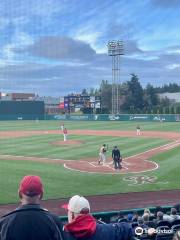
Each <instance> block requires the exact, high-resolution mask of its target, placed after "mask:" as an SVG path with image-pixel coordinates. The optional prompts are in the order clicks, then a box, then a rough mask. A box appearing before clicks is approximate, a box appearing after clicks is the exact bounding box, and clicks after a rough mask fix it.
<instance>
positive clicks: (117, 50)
mask: <svg viewBox="0 0 180 240" xmlns="http://www.w3.org/2000/svg"><path fill="white" fill-rule="evenodd" d="M107 47H108V55H109V56H111V57H112V114H119V111H120V105H119V84H120V56H121V55H123V42H122V41H109V42H108V44H107Z"/></svg>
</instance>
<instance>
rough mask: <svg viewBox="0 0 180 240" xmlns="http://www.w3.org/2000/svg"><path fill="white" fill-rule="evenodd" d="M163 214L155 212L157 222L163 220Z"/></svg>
mask: <svg viewBox="0 0 180 240" xmlns="http://www.w3.org/2000/svg"><path fill="white" fill-rule="evenodd" d="M163 215H164V214H163V212H161V211H159V212H157V221H162V220H163Z"/></svg>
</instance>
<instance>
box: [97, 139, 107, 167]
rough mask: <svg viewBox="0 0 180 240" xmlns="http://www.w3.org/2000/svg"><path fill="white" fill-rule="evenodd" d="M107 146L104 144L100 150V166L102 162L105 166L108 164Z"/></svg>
mask: <svg viewBox="0 0 180 240" xmlns="http://www.w3.org/2000/svg"><path fill="white" fill-rule="evenodd" d="M106 151H107V149H106V144H103V145H102V147H101V148H100V150H99V160H98V164H100V163H101V162H102V163H103V164H105V163H106Z"/></svg>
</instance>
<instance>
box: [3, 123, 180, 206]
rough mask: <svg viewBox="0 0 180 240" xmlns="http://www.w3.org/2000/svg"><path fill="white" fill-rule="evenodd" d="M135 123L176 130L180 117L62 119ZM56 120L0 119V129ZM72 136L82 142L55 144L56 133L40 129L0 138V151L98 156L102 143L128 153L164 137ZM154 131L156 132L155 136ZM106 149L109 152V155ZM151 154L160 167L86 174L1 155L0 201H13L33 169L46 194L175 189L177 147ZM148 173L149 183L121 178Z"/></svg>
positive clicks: (128, 126) (53, 126)
mask: <svg viewBox="0 0 180 240" xmlns="http://www.w3.org/2000/svg"><path fill="white" fill-rule="evenodd" d="M137 124H140V126H141V128H142V129H143V130H144V131H163V132H165V131H167V132H169V131H173V132H180V123H159V122H157V123H156V122H141V123H138V122H80V121H77V122H76V121H75V122H65V126H66V127H67V129H93V130H133V131H134V132H135V131H136V125H137ZM59 125H60V124H59V122H58V121H39V122H35V121H17V122H16V121H9V122H8V121H6V122H5V121H1V122H0V131H17V130H19V131H21V130H23V131H24V130H44V131H48V130H57V129H59ZM69 137H70V138H71V139H75V140H83V141H85V144H84V145H83V147H82V146H55V145H52V144H49V143H50V142H55V141H61V140H62V139H63V137H62V135H61V134H53V135H39V136H37V135H36V136H29V137H19V138H11V139H10V138H5V139H3V138H0V155H17V156H37V157H48V158H61V159H67V160H68V159H74V160H78V159H80V158H86V157H87V158H89V157H98V150H99V147H100V146H101V144H103V143H108V145H109V146H110V148H111V147H112V146H114V145H118V146H119V147H120V149H121V153H122V155H123V157H127V156H131V155H134V154H137V153H141V152H144V151H145V150H148V149H151V148H154V147H157V146H161V145H163V144H166V143H168V142H169V140H167V139H160V138H153V139H148V138H144V137H143V136H142V137H140V138H136V137H134V138H128V137H110V136H106V137H102V136H88V135H87V136H78V135H71V136H69ZM157 137H158V136H157ZM110 153H111V152H110V151H109V153H108V154H109V155H110ZM151 160H153V161H155V162H157V163H158V164H159V169H157V170H155V171H151V172H147V173H139V174H125V175H123V174H118V175H113V174H107V175H106V174H90V173H80V172H75V171H70V170H68V169H65V168H64V167H63V165H57V164H53V163H49V164H47V163H38V162H31V161H18V160H14V161H8V160H6V159H5V158H4V159H2V160H0V185H1V197H0V203H12V202H17V200H18V196H17V189H18V184H19V181H20V179H21V178H22V177H23V176H24V175H26V174H37V175H40V176H41V177H42V179H43V182H44V185H45V196H44V197H45V199H53V198H62V197H69V196H72V195H74V194H83V195H100V194H110V193H121V192H130V191H133V192H134V191H136V192H137V191H149V190H160V189H179V181H180V174H179V170H180V148H178V147H176V148H174V149H171V150H169V151H166V152H163V153H161V154H158V155H156V156H154V157H153V158H152V159H151ZM142 175H143V176H152V177H155V178H156V181H155V182H154V183H151V184H149V183H145V184H141V185H129V182H127V181H124V180H123V178H124V177H127V176H142Z"/></svg>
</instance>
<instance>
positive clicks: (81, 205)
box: [62, 195, 90, 214]
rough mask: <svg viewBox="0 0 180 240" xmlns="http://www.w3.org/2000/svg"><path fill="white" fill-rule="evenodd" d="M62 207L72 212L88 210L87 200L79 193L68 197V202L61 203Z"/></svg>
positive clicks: (82, 212)
mask: <svg viewBox="0 0 180 240" xmlns="http://www.w3.org/2000/svg"><path fill="white" fill-rule="evenodd" d="M62 208H65V209H68V210H70V211H71V212H74V213H81V214H87V213H89V212H90V205H89V201H88V200H87V199H86V198H84V197H82V196H79V195H75V196H73V197H72V198H70V200H69V203H68V204H64V205H62Z"/></svg>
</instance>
